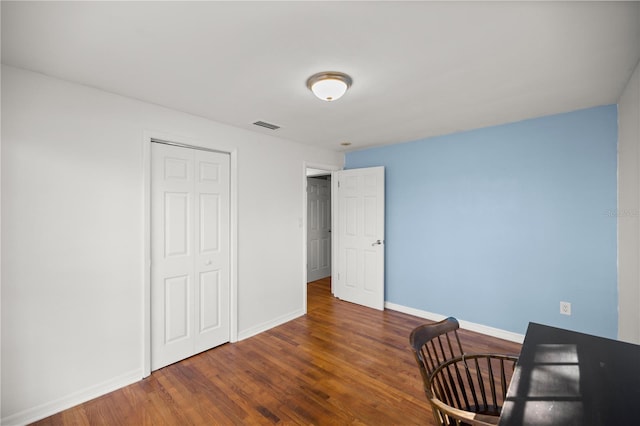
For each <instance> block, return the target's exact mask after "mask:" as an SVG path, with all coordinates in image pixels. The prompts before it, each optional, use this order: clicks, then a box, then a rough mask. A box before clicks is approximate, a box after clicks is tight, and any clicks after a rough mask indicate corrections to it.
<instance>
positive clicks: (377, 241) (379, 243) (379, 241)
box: [371, 240, 382, 247]
mask: <svg viewBox="0 0 640 426" xmlns="http://www.w3.org/2000/svg"><path fill="white" fill-rule="evenodd" d="M379 245H382V241H381V240H376V242H375V243H372V244H371V246H372V247H373V246H379Z"/></svg>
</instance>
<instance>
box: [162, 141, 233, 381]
mask: <svg viewBox="0 0 640 426" xmlns="http://www.w3.org/2000/svg"><path fill="white" fill-rule="evenodd" d="M151 175H152V180H151V186H152V188H151V228H152V229H151V368H152V370H156V369H158V368H161V367H164V366H166V365H168V364H172V363H174V362H176V361H179V360H182V359H184V358H188V357H190V356H192V355H194V354H196V353H198V352H201V351H204V350H207V349H210V348H212V347H214V346H217V345H220V344H222V343H225V342H227V341H229V335H230V331H229V330H230V320H229V157H228V155H225V154H220V153H213V152H208V151H201V150H196V149H188V148H182V147H176V146H170V145H165V144H159V143H153V144H152V150H151Z"/></svg>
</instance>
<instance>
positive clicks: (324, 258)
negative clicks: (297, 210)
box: [307, 178, 331, 282]
mask: <svg viewBox="0 0 640 426" xmlns="http://www.w3.org/2000/svg"><path fill="white" fill-rule="evenodd" d="M330 275H331V182H330V181H329V180H327V179H321V178H307V281H308V282H311V281H315V280H319V279H320V278H325V277H328V276H330Z"/></svg>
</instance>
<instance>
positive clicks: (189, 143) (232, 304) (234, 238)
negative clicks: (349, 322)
mask: <svg viewBox="0 0 640 426" xmlns="http://www.w3.org/2000/svg"><path fill="white" fill-rule="evenodd" d="M152 140H155V141H158V142H162V143H167V144H171V145H177V146H182V147H185V148H192V149H200V150H205V151H215V152H220V153H224V154H229V166H230V167H229V174H230V176H229V185H230V188H229V225H230V229H229V263H230V265H229V326H230V329H229V341H230V342H237V341H238V151H237V149H225V148H224V147H218V146H216V145H214V146H213V147H211V146H210V145H212V144H211V143H205V142H203V141H198V140H191V139H189V138H186V137H182V136H175V135H168V134H166V133H161V132H154V131H145V132H144V135H143V141H142V170H143V177H142V182H143V188H142V191H143V217H142V223H143V234H144V235H143V248H142V251H143V259H144V262H143V271H142V276H143V286H142V287H143V288H142V303H143V307H142V368H143V377H148V376H149V375H151V143H152ZM305 300H306V299H305Z"/></svg>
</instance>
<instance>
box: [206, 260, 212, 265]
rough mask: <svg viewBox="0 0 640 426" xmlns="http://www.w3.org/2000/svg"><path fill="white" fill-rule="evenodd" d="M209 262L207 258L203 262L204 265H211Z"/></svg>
mask: <svg viewBox="0 0 640 426" xmlns="http://www.w3.org/2000/svg"><path fill="white" fill-rule="evenodd" d="M211 263H212V262H211V261H210V260H207V261H206V262H204V264H205V265H211Z"/></svg>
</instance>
